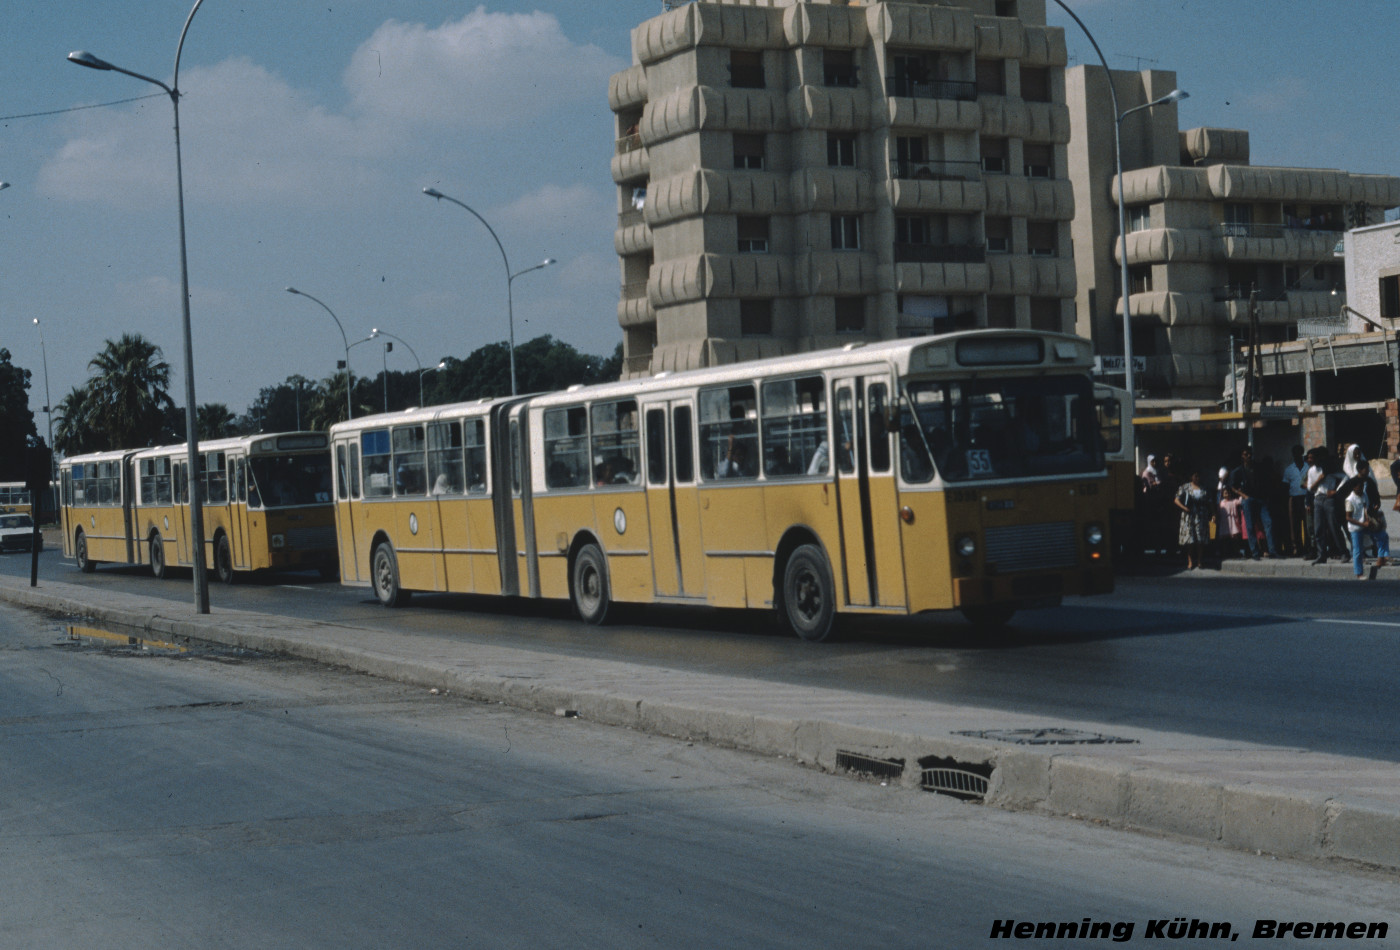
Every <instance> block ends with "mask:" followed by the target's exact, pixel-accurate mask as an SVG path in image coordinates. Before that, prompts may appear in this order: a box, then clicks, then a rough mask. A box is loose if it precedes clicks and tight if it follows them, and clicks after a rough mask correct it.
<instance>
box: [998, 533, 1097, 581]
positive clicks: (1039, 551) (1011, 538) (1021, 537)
mask: <svg viewBox="0 0 1400 950" xmlns="http://www.w3.org/2000/svg"><path fill="white" fill-rule="evenodd" d="M1078 557H1079V552H1078V549H1077V545H1076V544H1075V541H1074V522H1073V521H1055V522H1051V523H1049V524H1028V525H1012V526H1009V527H1005V528H988V529H987V565H988V566H989V567H991V566H995V567H996V570H997V572H998V573H1001V574H1008V573H1011V572H1013V571H1031V570H1039V569H1043V568H1056V567H1073V566H1074V564H1075V562H1076V561H1077V560H1078Z"/></svg>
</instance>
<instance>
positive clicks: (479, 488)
mask: <svg viewBox="0 0 1400 950" xmlns="http://www.w3.org/2000/svg"><path fill="white" fill-rule="evenodd" d="M462 439H463V442H465V443H466V446H465V447H466V456H467V493H468V494H470V495H484V494H486V485H487V480H486V477H487V468H486V423H485V422H484V421H482V420H481V419H468V420H466V421H465V422H464V423H463V425H462Z"/></svg>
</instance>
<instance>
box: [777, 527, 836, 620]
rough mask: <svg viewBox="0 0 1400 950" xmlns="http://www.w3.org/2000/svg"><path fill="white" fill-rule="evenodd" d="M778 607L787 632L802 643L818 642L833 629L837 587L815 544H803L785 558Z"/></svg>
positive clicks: (820, 551) (829, 566)
mask: <svg viewBox="0 0 1400 950" xmlns="http://www.w3.org/2000/svg"><path fill="white" fill-rule="evenodd" d="M779 608H780V611H781V614H782V617H783V620H784V621H785V622H786V623H787V626H788V629H789V630H791V631H792V632H793V633H795V634H797V635H798V636H799V637H801V638H802V639H803V640H808V641H811V642H813V643H818V642H820V641H822V640H825V639H826V638H827V637H829V636H831V633H832V631H833V630H834V629H835V628H836V584H835V583H834V582H833V581H832V579H831V565H830V564H828V563H827V560H826V555H825V554H823V553H822V549H821V548H819V547H817V546H816V545H815V544H804V545H802V546H801V547H799V548H798V549H797V550H795V551H793V552H792V556H791V557H790V558H788V562H787V566H786V567H784V568H783V586H782V599H781V601H780V604H779Z"/></svg>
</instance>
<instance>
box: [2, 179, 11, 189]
mask: <svg viewBox="0 0 1400 950" xmlns="http://www.w3.org/2000/svg"><path fill="white" fill-rule="evenodd" d="M8 187H10V183H9V182H8V181H0V191H4V190H5V189H6V188H8Z"/></svg>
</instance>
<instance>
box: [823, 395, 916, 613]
mask: <svg viewBox="0 0 1400 950" xmlns="http://www.w3.org/2000/svg"><path fill="white" fill-rule="evenodd" d="M832 405H833V406H834V407H835V410H836V411H835V413H834V419H833V423H834V425H835V438H836V495H837V504H838V512H839V515H840V519H841V548H842V555H843V556H842V558H841V560H842V564H843V573H844V575H845V576H844V582H845V588H846V597H847V601H848V602H849V603H850V604H852V605H854V606H869V607H875V606H880V607H902V606H904V603H905V599H904V561H903V552H902V549H901V544H900V541H901V539H900V526H899V494H898V491H897V490H896V486H895V480H894V466H893V465H892V464H891V458H892V452H891V438H892V433H891V432H890V430H889V424H888V418H889V415H888V414H889V409H890V380H889V377H888V376H887V375H885V374H883V373H877V374H870V375H861V376H845V377H838V378H837V379H835V380H834V382H833V399H832Z"/></svg>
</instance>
